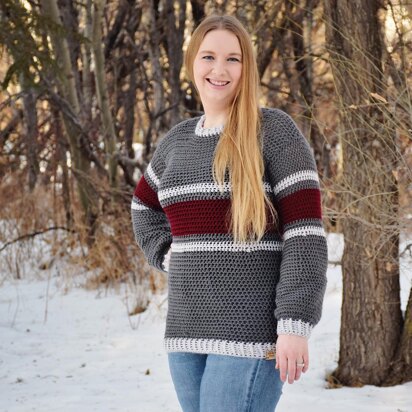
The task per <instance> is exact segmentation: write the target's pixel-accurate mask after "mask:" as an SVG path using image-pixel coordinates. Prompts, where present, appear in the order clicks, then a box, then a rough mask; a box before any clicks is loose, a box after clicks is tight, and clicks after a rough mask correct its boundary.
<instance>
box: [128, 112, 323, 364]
mask: <svg viewBox="0 0 412 412" xmlns="http://www.w3.org/2000/svg"><path fill="white" fill-rule="evenodd" d="M261 112H262V139H263V141H262V143H263V154H264V162H265V175H264V178H263V181H262V184H263V185H264V190H265V191H266V192H267V193H268V195H269V196H270V198H271V199H272V201H273V204H274V206H275V208H276V210H277V212H278V216H279V219H280V225H279V226H278V227H277V226H276V225H275V224H273V222H272V223H271V222H269V221H268V226H267V231H266V233H265V235H264V237H263V239H261V240H260V241H259V242H257V243H251V242H245V243H243V244H235V243H234V242H233V238H232V235H231V233H230V231H229V230H228V224H227V219H226V220H225V216H226V214H227V213H228V212H229V211H230V192H231V186H230V181H229V179H228V174H227V176H226V180H225V191H224V192H223V193H221V192H220V191H219V187H218V186H216V184H215V183H214V181H213V177H212V163H213V155H214V150H215V148H216V144H217V142H218V140H219V136H220V134H221V131H222V127H217V128H209V129H205V128H203V121H204V115H203V116H199V117H195V118H192V119H188V120H184V121H182V122H180V123H179V124H177V125H176V126H174V127H173V128H172V129H171V130H170V131H169V132H168V133H167V134H166V136H165V137H164V138H163V139H162V140H161V142H160V143H159V145H158V146H157V148H156V150H155V153H154V155H153V157H152V159H151V161H150V163H149V165H148V167H147V168H146V170H145V172H144V174H143V176H142V177H141V178H140V180H139V182H138V184H137V186H136V190H135V192H134V195H133V200H132V204H131V213H132V222H133V230H134V234H135V238H136V241H137V244H138V245H139V246H140V247H141V249H142V250H143V252H144V254H145V256H146V258H147V261H148V263H149V264H150V265H151V266H153V267H155V268H157V269H158V270H160V271H162V272H166V273H168V287H169V290H168V294H169V295H168V296H169V299H168V312H167V318H166V330H165V335H164V347H165V350H166V351H167V352H176V351H186V352H197V353H216V354H224V355H232V356H243V357H250V358H269V357H268V354H269V353H272V354H273V350H274V349H275V345H276V340H277V336H278V335H279V334H293V335H300V336H306V337H309V336H310V333H311V330H312V328H313V327H314V326H315V325H316V324H317V323H318V322H319V320H320V317H321V314H322V303H323V298H324V293H325V287H326V269H327V243H326V236H325V232H324V228H323V223H322V212H321V194H320V187H319V178H318V174H317V169H316V164H315V161H314V157H313V154H312V151H311V148H310V146H309V144H308V142H307V140H306V139H305V137H304V136H303V135H302V134H301V132H300V131H299V129H298V128H297V126H296V124H295V123H294V121H293V120H292V118H291V117H290V116H289V115H288V114H286V113H285V112H283V111H281V110H279V109H269V108H262V109H261ZM269 216H270V215H269ZM169 248H170V260H169V264H168V265H164V263H165V255H166V253H167V252H169ZM168 256H169V254H168Z"/></svg>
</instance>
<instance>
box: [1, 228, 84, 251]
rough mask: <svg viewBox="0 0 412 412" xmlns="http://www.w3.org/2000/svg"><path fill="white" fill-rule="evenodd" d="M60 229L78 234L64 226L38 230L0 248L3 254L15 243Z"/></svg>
mask: <svg viewBox="0 0 412 412" xmlns="http://www.w3.org/2000/svg"><path fill="white" fill-rule="evenodd" d="M59 229H61V230H65V231H67V232H70V233H76V231H74V230H73V229H69V228H67V227H64V226H52V227H48V228H47V229H43V230H38V231H36V232H32V233H26V234H25V235H21V236H19V237H18V238H16V239H13V240H11V241H10V242H6V243H5V244H4V245H3V246H2V247H1V248H0V252H2V251H3V250H4V249H6V247H7V246H10V245H12V244H13V243H17V242H20V240H24V239H29V238H32V237H35V236H37V235H42V234H43V233H46V232H50V231H51V230H59Z"/></svg>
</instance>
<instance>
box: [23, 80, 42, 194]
mask: <svg viewBox="0 0 412 412" xmlns="http://www.w3.org/2000/svg"><path fill="white" fill-rule="evenodd" d="M19 77H20V84H21V88H22V90H24V91H25V94H24V96H23V112H24V126H25V127H24V129H25V130H24V140H25V146H26V154H27V169H28V181H29V190H30V192H32V191H33V189H34V187H35V186H36V182H37V176H38V174H39V161H38V159H37V135H38V128H37V110H36V96H35V93H34V90H33V88H32V87H30V85H29V82H28V79H27V77H26V74H25V73H21V74H20V76H19Z"/></svg>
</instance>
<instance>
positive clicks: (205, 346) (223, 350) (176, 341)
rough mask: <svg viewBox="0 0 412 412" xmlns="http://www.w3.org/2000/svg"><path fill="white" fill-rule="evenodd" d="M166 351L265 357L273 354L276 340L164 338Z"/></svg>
mask: <svg viewBox="0 0 412 412" xmlns="http://www.w3.org/2000/svg"><path fill="white" fill-rule="evenodd" d="M163 346H164V349H165V350H166V352H192V353H204V354H216V355H228V356H238V357H244V358H255V359H265V358H267V357H271V356H273V353H274V351H275V350H276V342H273V343H268V342H266V343H254V342H237V341H228V340H221V339H203V338H164V339H163Z"/></svg>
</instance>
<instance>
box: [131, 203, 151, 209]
mask: <svg viewBox="0 0 412 412" xmlns="http://www.w3.org/2000/svg"><path fill="white" fill-rule="evenodd" d="M146 209H149V208H148V207H147V206H144V205H140V204H139V203H136V202H132V210H146Z"/></svg>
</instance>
